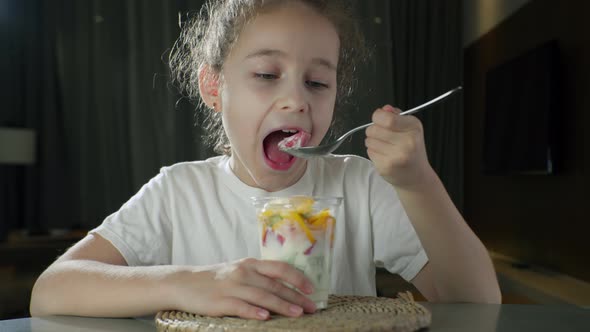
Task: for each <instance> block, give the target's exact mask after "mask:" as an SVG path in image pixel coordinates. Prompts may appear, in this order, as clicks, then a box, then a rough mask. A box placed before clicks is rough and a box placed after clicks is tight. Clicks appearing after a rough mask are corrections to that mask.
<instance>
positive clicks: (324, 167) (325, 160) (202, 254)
mask: <svg viewBox="0 0 590 332" xmlns="http://www.w3.org/2000/svg"><path fill="white" fill-rule="evenodd" d="M289 195H309V196H338V197H343V198H344V200H343V202H342V204H341V206H340V207H339V208H338V209H337V210H336V211H335V217H336V240H335V241H336V242H335V244H334V259H333V262H334V263H333V266H332V283H331V287H332V289H331V292H332V293H334V294H343V295H375V292H376V291H375V267H385V268H386V269H387V270H389V271H390V272H391V273H396V274H399V275H400V276H401V277H403V278H404V279H406V280H411V279H412V278H414V276H415V275H416V274H417V273H418V272H419V271H420V270H421V269H422V267H423V266H424V265H425V264H426V262H427V261H428V258H427V257H426V254H425V252H424V249H423V248H422V245H421V243H420V240H419V239H418V237H417V235H416V233H415V231H414V228H413V227H412V224H411V223H410V221H409V220H408V217H407V215H406V213H405V211H404V209H403V207H402V205H401V203H400V201H399V199H398V197H397V194H396V192H395V190H394V189H393V187H392V186H391V185H390V184H388V183H387V182H385V180H383V178H382V177H381V176H380V175H379V174H378V173H377V171H376V170H375V168H374V167H373V164H372V163H371V162H370V161H369V160H367V159H364V158H361V157H358V156H337V155H330V156H326V157H321V158H314V159H311V160H309V161H308V167H307V169H306V171H305V174H304V175H303V177H302V178H301V179H300V180H299V181H298V182H297V183H295V184H294V185H292V186H291V187H289V188H286V189H284V190H281V191H278V192H272V193H269V192H266V191H264V190H262V189H258V188H253V187H250V186H248V185H246V184H244V183H243V182H241V181H240V180H239V179H238V178H237V177H236V176H235V174H234V173H233V171H232V170H231V168H230V166H229V158H228V157H225V156H219V157H214V158H210V159H208V160H205V161H194V162H184V163H178V164H175V165H173V166H170V167H164V168H162V169H161V172H160V174H158V175H157V176H156V177H154V178H153V179H151V180H150V181H149V182H148V183H147V184H146V185H144V186H143V187H142V188H141V190H139V192H138V193H137V194H136V195H135V196H133V197H132V198H131V199H130V200H129V201H128V202H127V203H125V204H124V205H123V206H122V207H121V209H120V210H119V211H117V212H115V213H113V214H112V215H110V216H109V217H107V218H106V219H105V221H104V222H103V223H102V225H100V226H99V227H97V228H96V229H94V230H92V231H91V232H96V233H98V234H100V235H101V236H102V237H104V238H105V239H107V240H108V241H110V242H111V243H112V244H113V245H114V246H115V247H116V248H117V249H118V250H119V252H120V253H121V254H122V255H123V257H124V258H125V260H126V261H127V264H128V265H130V266H137V265H166V264H172V265H209V264H217V263H222V262H229V261H234V260H238V259H240V258H244V257H259V255H260V249H259V243H258V241H259V240H258V236H259V235H258V228H257V224H256V213H255V209H254V206H253V205H252V202H251V197H255V196H261V197H265V196H289Z"/></svg>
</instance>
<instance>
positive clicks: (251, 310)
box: [208, 297, 270, 320]
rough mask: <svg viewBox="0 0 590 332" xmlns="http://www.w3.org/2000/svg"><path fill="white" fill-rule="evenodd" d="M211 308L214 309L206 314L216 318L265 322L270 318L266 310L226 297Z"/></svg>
mask: <svg viewBox="0 0 590 332" xmlns="http://www.w3.org/2000/svg"><path fill="white" fill-rule="evenodd" d="M212 306H215V309H214V310H212V311H210V312H209V313H208V314H209V315H211V316H216V317H219V316H228V315H229V316H238V317H241V318H246V319H258V320H267V319H268V318H269V317H270V312H268V310H266V309H264V308H261V307H257V306H255V305H252V304H250V303H248V302H247V301H244V300H241V299H238V298H235V297H226V298H223V299H221V300H218V301H215V303H212Z"/></svg>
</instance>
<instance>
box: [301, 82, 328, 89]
mask: <svg viewBox="0 0 590 332" xmlns="http://www.w3.org/2000/svg"><path fill="white" fill-rule="evenodd" d="M305 83H306V84H307V85H308V86H309V87H311V88H314V89H327V88H328V84H326V83H322V82H318V81H306V82H305Z"/></svg>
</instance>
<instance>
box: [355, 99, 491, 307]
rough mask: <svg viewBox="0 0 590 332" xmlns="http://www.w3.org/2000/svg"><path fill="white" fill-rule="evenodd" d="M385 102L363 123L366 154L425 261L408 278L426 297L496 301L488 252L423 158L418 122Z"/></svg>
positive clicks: (458, 300) (461, 300)
mask: <svg viewBox="0 0 590 332" xmlns="http://www.w3.org/2000/svg"><path fill="white" fill-rule="evenodd" d="M399 113H400V111H399V110H398V109H394V108H393V107H391V106H389V105H386V106H384V107H383V108H381V109H378V110H377V111H375V113H374V114H373V122H374V123H375V125H373V126H371V127H369V128H367V131H366V133H367V139H366V141H365V145H366V146H367V153H368V155H369V158H370V159H371V160H372V161H373V163H374V164H375V168H376V169H377V171H378V172H379V174H380V175H381V176H382V177H383V178H384V179H385V180H386V181H387V182H389V183H390V184H391V185H393V186H394V187H395V190H396V192H397V193H398V196H399V199H400V201H401V203H402V205H403V206H404V209H405V211H406V213H407V214H408V217H409V219H410V221H411V222H412V225H413V226H414V229H415V230H416V234H417V235H418V237H419V238H420V242H421V243H422V246H423V247H424V250H425V251H426V254H427V256H428V259H429V262H428V263H427V264H426V266H425V267H424V268H423V269H422V271H421V272H419V273H418V275H417V276H416V277H415V278H414V280H413V281H412V282H413V283H414V284H415V285H416V287H417V288H418V289H419V290H420V291H421V292H422V293H423V294H424V295H425V296H426V298H427V299H429V300H431V301H445V302H483V303H499V302H500V300H501V295H500V290H499V286H498V282H497V279H496V274H495V272H494V268H493V265H492V262H491V259H490V257H489V254H488V252H487V250H486V248H485V247H484V245H483V244H482V243H481V241H480V240H479V239H478V238H477V236H476V235H475V234H474V233H473V232H472V231H471V229H470V228H469V226H468V225H467V223H466V222H465V220H463V217H462V216H461V214H460V213H459V211H458V210H457V208H456V207H455V205H454V204H453V202H452V201H451V199H450V197H449V195H448V194H447V192H446V190H445V188H444V186H443V184H442V182H441V181H440V179H439V178H438V176H437V175H436V173H435V172H434V170H433V169H432V167H431V166H430V164H429V163H428V158H427V156H426V148H425V146H424V136H423V129H422V124H421V123H420V121H419V120H418V119H417V118H415V117H413V116H399Z"/></svg>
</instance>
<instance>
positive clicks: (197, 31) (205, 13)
mask: <svg viewBox="0 0 590 332" xmlns="http://www.w3.org/2000/svg"><path fill="white" fill-rule="evenodd" d="M295 1H297V2H301V3H304V4H306V5H308V6H309V7H311V8H313V9H314V10H316V11H317V12H318V13H319V14H320V15H322V16H324V17H326V18H327V19H328V20H329V21H330V22H332V24H333V25H334V26H335V27H336V30H337V31H338V35H339V38H340V54H339V60H338V68H337V82H338V92H337V97H336V100H337V105H341V104H342V103H344V102H346V101H347V99H348V97H350V95H351V93H352V91H353V88H354V82H355V80H354V75H355V71H356V61H359V60H360V61H362V60H364V58H365V56H366V54H367V52H366V48H365V44H364V39H363V37H362V34H361V32H360V29H359V27H358V25H357V23H356V21H355V19H354V17H353V15H352V12H351V10H350V8H351V7H350V6H346V1H343V0H209V1H208V2H207V3H206V4H205V5H204V6H203V8H202V9H201V11H200V12H199V13H197V14H196V15H187V19H186V20H185V21H184V22H183V21H182V20H181V21H180V22H179V24H180V28H181V32H180V36H179V37H178V39H177V40H176V43H175V44H174V46H173V48H172V50H171V52H170V56H169V66H170V69H171V73H172V80H173V82H175V83H176V86H177V87H178V88H179V89H180V92H181V93H182V94H184V95H185V96H186V97H188V98H189V99H190V100H192V101H194V102H196V103H197V104H198V105H199V106H203V102H202V100H201V98H200V97H199V85H198V84H199V69H200V68H202V67H203V65H207V66H209V67H210V68H212V69H213V70H214V72H215V73H220V72H221V70H222V68H223V63H224V61H225V59H226V57H227V55H228V53H229V51H230V49H231V47H232V45H233V44H234V42H235V41H236V40H237V38H238V35H239V33H240V32H241V30H242V28H243V27H244V25H245V24H246V23H248V21H249V20H251V19H252V18H253V17H254V16H255V15H256V14H258V13H260V12H263V11H268V10H271V9H272V7H274V6H279V5H282V4H285V3H287V2H295ZM339 120H340V116H338V114H337V113H335V115H334V119H333V123H332V127H338V125H339V122H340V121H339ZM204 129H205V130H206V133H207V135H206V136H205V142H206V143H207V144H208V145H210V146H212V147H213V148H214V150H215V151H216V152H218V153H223V154H228V155H229V154H231V148H230V144H229V140H228V138H227V136H226V134H225V131H224V129H223V124H222V121H221V113H220V112H207V114H205V119H204Z"/></svg>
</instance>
